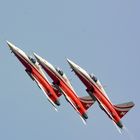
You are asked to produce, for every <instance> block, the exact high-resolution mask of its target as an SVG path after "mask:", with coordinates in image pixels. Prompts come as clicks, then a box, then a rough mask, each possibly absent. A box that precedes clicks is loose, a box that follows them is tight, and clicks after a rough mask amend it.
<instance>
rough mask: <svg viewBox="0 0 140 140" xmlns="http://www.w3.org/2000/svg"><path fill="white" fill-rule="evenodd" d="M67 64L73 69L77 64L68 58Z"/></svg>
mask: <svg viewBox="0 0 140 140" xmlns="http://www.w3.org/2000/svg"><path fill="white" fill-rule="evenodd" d="M67 62H68V63H69V65H70V67H71V68H72V69H74V68H75V64H74V63H73V62H72V61H71V60H69V59H68V58H67Z"/></svg>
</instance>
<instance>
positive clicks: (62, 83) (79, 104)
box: [34, 53, 94, 124]
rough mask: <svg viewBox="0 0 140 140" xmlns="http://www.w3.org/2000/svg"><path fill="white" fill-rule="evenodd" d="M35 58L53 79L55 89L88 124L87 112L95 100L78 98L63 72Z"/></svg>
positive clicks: (36, 56)
mask: <svg viewBox="0 0 140 140" xmlns="http://www.w3.org/2000/svg"><path fill="white" fill-rule="evenodd" d="M34 56H35V58H36V59H37V61H38V62H39V64H40V65H41V66H42V68H43V69H44V70H45V71H46V73H47V74H48V75H49V76H50V77H51V79H52V80H53V83H54V85H55V87H56V88H57V89H58V90H59V91H60V92H61V93H62V94H63V95H64V97H65V98H66V100H67V101H68V102H69V103H70V104H71V105H72V107H73V108H74V109H75V110H76V111H77V112H78V114H79V115H80V117H81V119H82V120H83V122H84V124H86V119H87V118H88V116H87V113H86V111H87V109H88V108H89V107H90V106H91V105H92V104H93V103H94V100H93V99H92V98H91V97H90V96H86V97H78V95H77V94H76V92H75V90H74V89H73V87H72V85H71V83H70V81H69V80H68V78H67V76H66V74H65V73H64V72H63V71H62V70H60V69H59V68H55V67H54V66H53V65H52V64H50V63H49V62H48V61H46V60H45V59H43V58H42V57H40V56H39V55H37V54H35V53H34Z"/></svg>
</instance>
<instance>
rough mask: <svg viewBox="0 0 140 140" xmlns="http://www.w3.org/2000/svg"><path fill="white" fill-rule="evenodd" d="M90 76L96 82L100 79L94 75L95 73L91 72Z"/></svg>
mask: <svg viewBox="0 0 140 140" xmlns="http://www.w3.org/2000/svg"><path fill="white" fill-rule="evenodd" d="M90 77H91V78H92V80H93V81H94V82H95V83H96V82H97V81H98V79H97V78H96V77H95V76H94V74H93V73H92V74H90Z"/></svg>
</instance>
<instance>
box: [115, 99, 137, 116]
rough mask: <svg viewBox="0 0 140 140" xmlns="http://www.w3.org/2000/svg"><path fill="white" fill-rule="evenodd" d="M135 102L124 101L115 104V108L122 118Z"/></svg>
mask: <svg viewBox="0 0 140 140" xmlns="http://www.w3.org/2000/svg"><path fill="white" fill-rule="evenodd" d="M134 105H135V104H134V103H133V102H127V103H122V104H118V105H114V108H115V110H116V111H117V113H118V115H119V116H120V118H122V117H123V116H124V115H125V114H126V113H127V112H128V111H129V110H130V109H131V108H132V107H133V106H134Z"/></svg>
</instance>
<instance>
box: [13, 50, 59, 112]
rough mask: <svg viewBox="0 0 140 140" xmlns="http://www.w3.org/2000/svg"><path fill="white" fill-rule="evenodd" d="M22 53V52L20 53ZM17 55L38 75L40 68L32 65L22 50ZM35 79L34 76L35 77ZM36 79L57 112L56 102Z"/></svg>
mask: <svg viewBox="0 0 140 140" xmlns="http://www.w3.org/2000/svg"><path fill="white" fill-rule="evenodd" d="M19 51H20V52H19ZM14 53H16V55H18V56H19V57H20V58H21V59H22V60H23V61H25V62H26V63H28V64H29V66H30V67H33V68H34V69H35V70H36V71H37V72H38V73H40V72H39V70H38V68H36V66H35V65H34V64H32V62H31V61H30V59H29V58H28V57H27V55H26V54H25V53H24V52H23V51H22V50H19V49H18V52H15V51H14ZM33 77H34V76H33ZM42 77H43V78H44V79H45V80H46V81H47V82H48V80H47V79H46V77H44V75H42ZM34 79H35V80H36V82H37V84H38V85H39V87H40V88H41V89H42V91H43V93H44V94H45V95H46V97H47V99H48V101H49V102H50V103H51V104H52V105H53V106H54V108H55V110H56V111H57V109H56V105H55V104H54V102H53V101H52V100H51V98H50V97H49V96H48V94H47V93H46V92H45V90H44V88H43V87H42V85H41V84H40V83H39V82H38V80H37V79H36V78H35V77H34ZM48 83H49V82H48Z"/></svg>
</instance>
